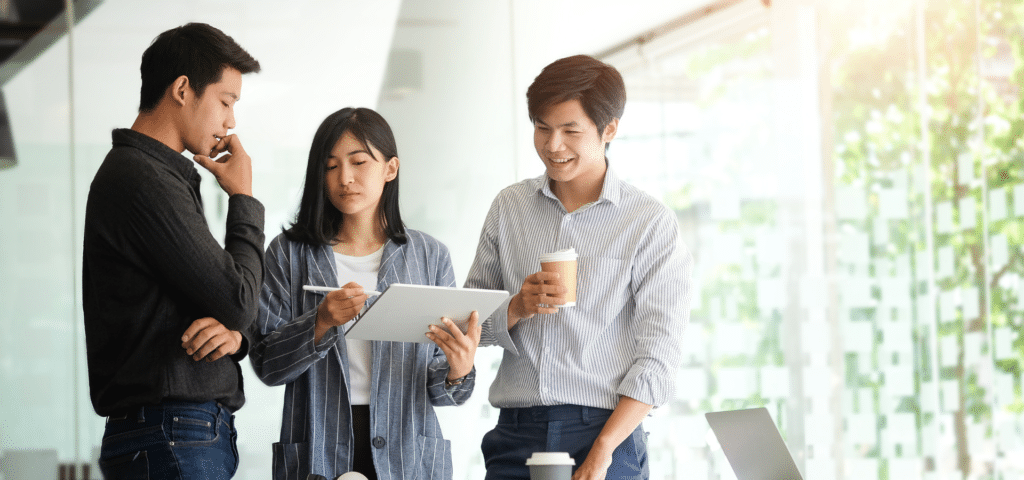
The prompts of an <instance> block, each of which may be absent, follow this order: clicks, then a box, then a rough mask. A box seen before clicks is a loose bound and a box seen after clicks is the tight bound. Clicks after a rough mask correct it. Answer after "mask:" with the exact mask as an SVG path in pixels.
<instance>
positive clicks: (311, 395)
mask: <svg viewBox="0 0 1024 480" xmlns="http://www.w3.org/2000/svg"><path fill="white" fill-rule="evenodd" d="M406 234H407V235H408V239H409V240H408V242H406V244H404V245H399V244H396V243H394V242H392V241H390V240H389V241H388V243H387V244H385V246H384V253H383V257H382V259H381V265H380V270H379V273H378V280H377V285H376V290H378V291H384V289H386V288H387V286H388V285H390V284H392V283H407V284H420V285H440V286H448V287H453V286H455V274H454V272H453V270H452V264H451V257H450V255H449V253H448V249H447V247H445V246H444V244H442V243H441V242H439V241H437V240H436V239H434V238H432V237H430V236H428V235H426V234H424V233H421V232H418V231H415V230H408V229H407V230H406ZM266 258H267V266H266V276H265V279H264V284H263V292H262V294H261V296H260V311H259V317H258V318H257V320H256V322H255V324H254V327H253V330H254V331H253V333H252V337H251V338H252V339H253V346H252V348H251V349H250V351H249V358H250V361H251V362H252V366H253V369H254V370H255V371H256V374H257V375H258V376H259V377H260V379H262V380H263V382H264V383H266V384H267V385H287V386H286V387H285V393H284V395H285V397H284V419H283V421H282V423H281V441H280V442H279V443H275V444H274V445H273V458H274V462H273V464H274V472H273V475H274V478H275V479H276V480H305V479H306V477H307V476H308V475H309V474H310V473H316V474H320V475H323V476H325V477H327V478H335V477H336V476H338V475H341V474H342V473H345V472H347V471H349V470H351V468H352V454H353V439H352V422H351V415H352V411H351V405H350V401H349V393H348V392H349V375H348V356H347V353H346V342H345V339H344V336H343V334H342V333H340V332H339V331H338V330H339V329H338V328H337V327H335V328H332V329H330V330H329V331H328V332H327V333H326V334H325V335H324V336H323V338H322V339H321V341H320V343H318V344H314V341H313V338H314V337H313V335H314V326H315V325H316V310H317V307H318V306H319V305H320V302H322V301H323V298H324V295H325V294H323V293H318V292H306V291H303V290H302V286H303V285H319V286H340V285H342V284H344V283H347V281H339V279H338V278H337V269H336V266H335V263H334V254H333V252H332V250H331V247H330V246H329V245H316V246H313V245H307V244H304V243H299V242H293V241H290V240H288V239H287V238H285V236H284V235H283V234H282V235H278V237H277V238H275V239H274V240H273V241H272V242H271V243H270V246H269V247H268V248H267V257H266ZM371 361H372V367H371V370H372V371H371V379H370V432H371V433H370V435H371V438H372V441H371V445H372V446H373V447H374V448H373V449H372V450H373V460H374V465H375V468H376V470H377V474H378V475H379V478H381V479H382V480H383V479H411V478H420V479H450V478H452V460H451V444H450V442H449V441H448V440H445V439H444V438H443V437H442V435H441V427H440V425H439V423H438V421H437V417H436V416H435V414H434V407H435V406H443V405H459V404H462V403H463V402H465V401H466V400H467V399H469V396H470V394H471V393H472V391H473V385H474V383H475V382H474V381H475V378H476V370H475V369H474V370H473V372H472V373H471V374H470V376H469V377H468V378H467V379H466V381H465V382H464V383H462V384H461V385H456V386H453V387H451V388H448V389H446V388H445V386H444V381H445V377H447V375H448V362H447V360H446V359H445V355H444V353H443V352H442V351H441V349H440V348H438V347H437V346H436V345H435V344H433V343H399V342H372V360H371Z"/></svg>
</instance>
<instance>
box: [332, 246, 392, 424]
mask: <svg viewBox="0 0 1024 480" xmlns="http://www.w3.org/2000/svg"><path fill="white" fill-rule="evenodd" d="M383 256H384V247H383V246H381V247H380V249H379V250H377V251H376V252H373V253H371V254H369V255H367V256H365V257H351V256H348V255H342V254H340V253H338V252H334V264H335V265H336V266H337V268H338V286H339V287H340V286H344V285H345V284H347V283H349V282H356V283H358V284H359V285H361V286H362V287H363V290H376V289H377V272H378V271H379V270H380V260H381V258H382V257H383ZM345 343H346V344H347V345H348V372H349V381H350V383H351V386H352V390H351V391H350V392H349V395H350V396H351V400H352V405H369V404H370V367H372V361H371V358H370V357H371V353H372V349H371V344H370V341H369V340H349V339H347V338H346V339H345Z"/></svg>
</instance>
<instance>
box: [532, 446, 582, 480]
mask: <svg viewBox="0 0 1024 480" xmlns="http://www.w3.org/2000/svg"><path fill="white" fill-rule="evenodd" d="M526 465H527V466H528V467H530V480H570V479H571V478H572V466H573V465H576V461H575V460H573V459H572V457H570V456H569V454H568V453H566V452H533V455H532V456H530V458H527V459H526Z"/></svg>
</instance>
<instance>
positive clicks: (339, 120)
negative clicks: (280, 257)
mask: <svg viewBox="0 0 1024 480" xmlns="http://www.w3.org/2000/svg"><path fill="white" fill-rule="evenodd" d="M345 132H349V133H351V134H352V136H354V137H355V138H356V139H357V140H359V143H362V144H363V146H364V147H366V151H367V152H368V153H370V154H371V155H372V154H373V151H372V150H371V149H370V148H369V146H370V145H372V146H373V147H374V148H376V149H377V150H378V151H380V153H381V155H382V156H383V157H384V158H382V159H380V160H381V161H383V162H387V161H388V160H390V159H391V158H393V157H397V156H398V147H397V146H396V145H395V136H394V134H393V133H392V132H391V126H389V125H388V122H387V121H386V120H384V117H382V116H380V114H379V113H377V112H375V111H373V110H370V109H369V108H352V107H348V108H343V109H341V110H338V111H337V112H334V113H332V114H330V115H328V116H327V118H325V119H324V121H323V122H322V123H321V124H320V127H319V128H317V130H316V135H314V136H313V144H312V145H311V146H310V147H309V162H308V164H307V165H306V180H305V184H304V187H303V189H302V200H301V201H300V202H299V211H298V213H297V214H296V215H295V222H294V223H292V225H291V227H289V228H287V229H285V230H284V234H285V236H286V237H288V239H289V240H292V241H296V242H302V243H306V244H310V245H326V244H331V243H333V242H334V237H335V235H337V234H338V230H340V229H341V222H342V218H343V217H342V213H341V212H340V211H338V209H337V208H334V205H333V204H331V201H330V199H329V198H328V196H327V195H328V193H327V180H326V173H327V159H328V157H330V155H331V150H333V149H334V145H335V144H337V143H338V140H339V139H341V137H342V135H344V134H345ZM380 197H381V201H380V206H379V207H378V209H377V212H378V218H379V220H380V223H381V227H383V228H384V233H385V234H386V235H387V236H388V238H390V239H391V240H392V241H394V242H395V243H398V244H404V243H405V241H406V235H405V224H404V223H402V215H401V213H400V212H399V209H398V174H397V173H396V174H395V178H394V179H393V180H391V181H389V182H387V183H385V184H384V190H383V191H382V192H381V195H380Z"/></svg>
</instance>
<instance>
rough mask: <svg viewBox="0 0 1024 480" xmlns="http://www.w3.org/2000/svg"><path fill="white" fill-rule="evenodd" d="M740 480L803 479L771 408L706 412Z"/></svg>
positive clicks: (706, 416) (712, 428)
mask: <svg viewBox="0 0 1024 480" xmlns="http://www.w3.org/2000/svg"><path fill="white" fill-rule="evenodd" d="M704 417H705V418H707V420H708V424H709V425H711V430H713V431H714V432H715V437H716V438H718V443H719V444H720V445H721V446H722V451H723V452H724V453H725V458H726V459H728V460H729V464H730V465H732V471H733V472H734V473H735V474H736V478H737V480H803V477H801V476H800V471H799V470H797V468H796V462H794V461H793V456H792V455H790V453H789V449H788V448H786V443H785V442H784V441H783V440H782V435H781V434H779V429H778V428H776V427H775V422H774V421H773V420H772V417H771V415H770V414H769V413H768V409H766V408H764V407H761V408H751V409H747V410H730V411H724V412H709V413H705V414H704Z"/></svg>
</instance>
